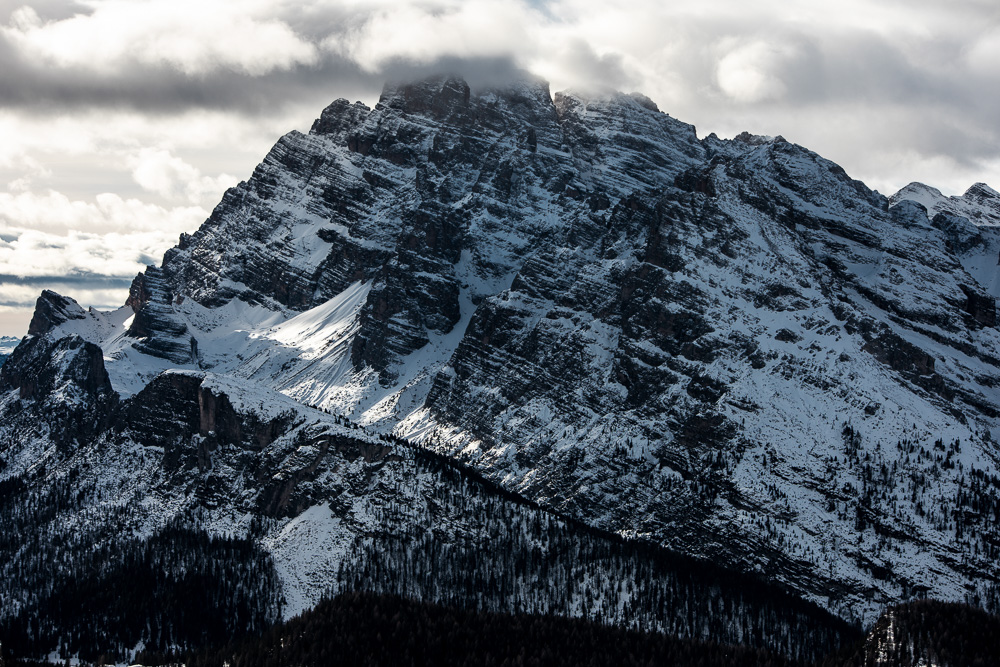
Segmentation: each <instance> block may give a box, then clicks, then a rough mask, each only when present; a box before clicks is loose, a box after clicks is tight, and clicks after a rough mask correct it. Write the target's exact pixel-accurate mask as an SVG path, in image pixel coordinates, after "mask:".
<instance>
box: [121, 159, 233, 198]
mask: <svg viewBox="0 0 1000 667" xmlns="http://www.w3.org/2000/svg"><path fill="white" fill-rule="evenodd" d="M132 164H133V168H132V178H134V179H135V182H136V183H138V184H139V185H140V186H141V187H142V188H143V189H144V190H146V191H148V192H154V193H156V194H158V195H160V196H161V197H163V198H164V199H174V200H176V199H183V200H186V201H188V202H190V203H192V204H197V203H198V202H201V201H203V200H205V199H206V197H211V198H213V199H215V200H218V199H219V198H220V197H221V195H222V193H223V192H224V191H225V189H226V188H227V187H229V186H231V185H233V184H234V183H235V182H236V179H235V178H234V177H232V176H229V175H227V174H220V175H219V176H215V177H211V176H204V175H202V173H201V171H200V170H199V169H197V168H196V167H194V166H192V165H191V164H189V163H187V162H185V161H184V160H182V159H181V158H179V157H176V156H174V155H172V154H171V153H170V152H169V151H167V150H165V149H162V148H143V149H141V150H140V151H139V152H138V154H136V155H134V156H133V158H132Z"/></svg>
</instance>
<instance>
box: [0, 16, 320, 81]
mask: <svg viewBox="0 0 1000 667" xmlns="http://www.w3.org/2000/svg"><path fill="white" fill-rule="evenodd" d="M88 5H89V6H90V8H91V10H92V11H91V12H89V13H86V14H74V15H72V16H70V17H66V18H62V19H61V20H51V21H43V20H42V18H41V17H40V16H39V15H38V13H37V12H36V11H35V10H34V9H32V8H31V7H30V6H23V7H20V8H18V9H16V10H14V11H13V12H12V13H11V15H10V20H9V23H8V25H7V27H5V28H0V34H2V35H3V37H4V39H6V40H7V42H8V43H9V44H11V45H12V46H13V47H14V48H15V49H16V50H17V51H18V52H19V53H21V54H22V55H23V56H24V57H25V58H27V59H29V60H31V61H33V62H40V63H42V64H44V65H46V66H55V67H63V68H80V69H89V70H94V71H99V72H100V71H104V72H109V71H115V70H118V69H121V68H123V67H127V66H129V65H130V64H131V63H139V64H141V65H148V66H161V65H167V66H170V67H173V68H176V69H177V70H179V71H181V72H182V73H184V74H188V75H201V74H204V73H206V72H208V71H210V70H214V69H217V68H220V67H222V68H228V69H233V70H236V71H238V72H242V73H245V74H248V75H251V76H259V75H262V74H267V73H269V72H271V71H274V70H288V69H290V68H292V67H294V66H297V65H309V64H313V63H315V62H316V60H317V57H318V54H317V50H316V47H315V46H314V45H313V44H311V43H309V42H308V41H306V40H303V39H302V38H300V37H299V36H298V35H297V34H296V33H295V32H294V31H293V30H292V29H291V28H290V27H289V26H288V25H287V24H286V23H284V22H283V21H282V20H280V18H277V17H274V16H271V15H269V14H270V10H269V5H268V4H266V3H262V2H259V1H253V0H249V1H245V2H241V3H240V5H239V7H238V10H237V7H235V6H233V5H232V4H231V3H224V2H222V3H220V2H203V1H197V0H173V1H172V2H169V3H167V2H142V3H137V2H132V1H130V0H103V1H101V2H92V3H88ZM264 45H266V48H263V46H264Z"/></svg>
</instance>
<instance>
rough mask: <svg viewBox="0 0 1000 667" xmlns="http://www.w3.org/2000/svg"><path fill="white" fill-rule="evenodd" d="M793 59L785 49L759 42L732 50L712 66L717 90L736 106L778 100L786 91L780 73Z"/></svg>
mask: <svg viewBox="0 0 1000 667" xmlns="http://www.w3.org/2000/svg"><path fill="white" fill-rule="evenodd" d="M795 56H796V53H795V51H794V50H793V49H792V48H790V47H789V46H787V45H782V44H773V43H770V42H766V41H761V40H757V41H753V42H750V43H749V44H740V45H738V46H735V47H734V48H732V49H731V50H727V53H726V54H725V55H724V56H722V58H720V59H719V62H718V64H717V65H716V72H715V73H716V78H717V80H718V83H719V87H720V88H721V89H722V92H724V93H725V94H726V95H728V96H729V97H730V98H732V99H733V100H735V101H737V102H745V103H754V102H767V101H772V100H779V99H781V98H782V97H783V96H784V95H785V93H786V92H787V90H788V88H787V86H786V85H785V82H784V81H783V80H782V78H781V72H780V70H781V68H782V67H783V66H784V65H785V63H787V62H788V61H790V60H792V59H793V58H795Z"/></svg>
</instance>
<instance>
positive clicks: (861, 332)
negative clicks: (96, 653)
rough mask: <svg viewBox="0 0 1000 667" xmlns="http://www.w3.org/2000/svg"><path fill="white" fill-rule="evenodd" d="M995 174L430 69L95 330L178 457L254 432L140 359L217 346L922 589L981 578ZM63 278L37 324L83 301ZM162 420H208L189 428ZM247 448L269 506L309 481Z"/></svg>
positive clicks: (760, 562) (244, 372)
mask: <svg viewBox="0 0 1000 667" xmlns="http://www.w3.org/2000/svg"><path fill="white" fill-rule="evenodd" d="M996 202H997V199H996V193H995V192H993V191H992V190H990V189H989V188H988V187H986V186H983V185H977V186H974V187H973V188H972V189H970V191H969V192H967V193H966V194H965V195H964V196H963V197H961V198H948V197H944V196H943V195H941V193H940V192H938V191H936V190H933V189H932V188H929V187H927V186H922V185H919V184H915V185H911V186H908V187H907V188H904V190H902V191H901V192H900V193H898V194H897V195H895V196H894V197H892V198H890V199H887V198H885V197H883V196H882V195H880V194H878V193H876V192H873V191H871V190H870V189H868V188H867V187H866V186H865V185H864V184H863V183H860V182H859V181H855V180H853V179H851V178H850V177H849V176H848V175H847V174H846V173H845V172H844V170H843V169H841V168H840V167H838V166H837V165H835V164H833V163H831V162H829V161H827V160H825V159H823V158H822V157H820V156H818V155H816V154H815V153H813V152H811V151H809V150H807V149H805V148H803V147H801V146H798V145H795V144H793V143H790V142H788V141H785V140H784V139H782V138H781V137H777V138H774V139H771V138H765V137H756V136H753V135H750V134H746V133H744V134H742V135H740V136H738V137H736V138H734V139H732V140H721V139H719V138H717V137H715V135H710V136H709V137H707V138H705V139H702V140H699V139H698V137H697V135H696V133H695V130H694V128H693V127H691V126H690V125H686V124H684V123H681V122H679V121H677V120H675V119H673V118H671V117H670V116H668V115H667V114H665V113H662V112H660V111H659V110H658V109H657V108H656V106H655V105H654V104H652V103H651V102H650V101H649V100H648V99H647V98H644V97H642V96H639V95H613V96H608V97H603V98H595V99H589V98H585V97H581V96H578V95H572V94H556V95H555V96H554V98H553V97H552V96H550V94H549V90H548V87H547V85H545V84H544V83H542V82H538V81H533V80H528V81H523V82H518V83H515V84H511V85H510V86H507V87H504V88H502V89H495V90H485V91H473V90H471V89H470V87H469V86H468V85H467V84H466V83H465V82H463V81H461V80H458V79H455V78H449V77H438V78H433V79H430V80H427V81H423V82H419V83H415V84H409V85H394V86H387V87H386V89H385V90H384V92H383V94H382V97H381V99H380V101H379V103H378V104H377V105H376V106H375V108H373V109H369V108H367V107H365V106H364V105H362V104H360V103H356V104H350V103H349V102H347V101H345V100H339V101H337V102H334V103H333V104H331V105H330V106H329V107H328V108H327V109H325V110H324V111H323V113H322V115H321V117H320V118H319V119H318V120H317V121H316V122H315V123H314V124H313V127H312V129H311V131H310V132H309V133H308V134H301V133H298V132H292V133H290V134H288V135H286V136H285V137H283V138H282V139H281V140H280V141H279V142H278V143H277V144H276V145H275V147H274V148H273V149H272V150H271V152H270V153H269V154H268V155H267V157H266V158H265V159H264V161H263V162H262V163H261V164H260V165H259V166H258V167H257V169H256V170H255V171H254V173H253V175H252V177H251V178H250V179H249V180H247V181H246V182H244V183H241V184H240V185H238V186H237V187H235V188H232V189H230V190H229V191H228V192H227V193H226V195H225V196H224V198H223V200H222V202H221V203H220V204H219V206H218V207H217V208H216V209H215V211H213V213H212V215H211V217H210V218H209V219H208V220H207V221H206V222H205V224H204V225H203V226H202V227H201V228H200V229H199V230H198V231H197V232H195V233H194V234H191V235H183V236H182V237H181V239H180V243H179V244H178V245H177V246H176V247H175V248H173V249H171V250H170V251H168V252H167V253H166V255H165V257H164V260H163V263H162V266H161V267H160V268H156V267H152V268H150V269H148V270H147V271H146V272H144V274H142V275H141V276H140V277H139V278H137V279H136V282H135V283H134V285H133V290H132V294H131V296H130V299H129V304H128V305H129V306H130V307H131V309H132V310H133V311H134V312H135V316H134V318H133V319H132V321H131V323H129V324H128V326H127V327H126V323H125V322H124V321H122V322H119V323H118V324H116V322H117V320H115V321H112V320H113V318H111V316H110V315H109V316H108V317H107V318H106V322H104V323H103V324H101V326H97V325H94V326H92V327H91V328H89V329H87V331H89V332H90V333H88V334H87V336H88V340H90V341H91V342H92V343H94V344H95V345H99V346H101V348H102V349H103V352H104V356H105V358H106V365H107V372H108V374H109V377H110V383H111V386H112V387H114V389H115V391H117V392H118V393H120V394H121V395H122V397H123V398H128V397H129V396H133V397H135V398H136V399H138V397H145V396H148V395H149V391H150V388H153V389H156V391H157V392H158V393H157V395H159V396H163V397H164V398H163V399H162V400H157V401H156V402H155V403H150V404H149V408H148V410H149V412H150V414H151V415H154V416H155V415H159V416H158V417H157V420H159V421H155V422H150V425H149V426H148V430H149V432H148V433H138V432H137V433H136V435H135V439H136V440H135V441H136V442H144V443H146V444H145V445H144V446H147V447H150V448H154V449H157V451H159V450H160V449H162V451H163V452H165V453H168V454H169V455H167V454H165V456H166V459H165V460H166V461H168V464H167V467H168V468H169V469H171V470H173V469H176V470H188V471H193V470H198V471H202V472H204V473H205V474H208V471H209V470H210V469H212V468H211V466H210V464H209V461H210V459H212V456H211V452H213V451H222V450H226V448H229V447H237V446H238V447H241V448H244V449H245V450H246V451H254V452H256V451H258V450H259V451H261V452H267V451H269V450H270V448H272V447H273V446H274V442H276V440H275V438H276V437H277V435H276V433H277V431H273V432H272V431H271V430H269V429H271V428H272V427H270V426H267V424H268V423H270V422H266V423H265V422H261V423H257V424H251V425H247V424H244V425H242V426H236V425H234V423H233V422H232V420H231V419H230V418H229V417H227V415H230V414H231V413H230V408H229V407H228V406H227V404H226V403H225V401H222V400H221V399H218V398H217V394H215V393H209V394H205V393H204V391H202V390H198V389H196V388H194V386H193V385H192V382H193V381H192V380H190V379H184V378H186V377H188V376H185V375H173V376H168V378H167V379H164V378H163V377H162V376H160V373H161V372H162V371H163V370H165V369H166V368H168V367H170V366H173V365H177V366H181V367H183V368H185V369H187V371H189V372H190V371H195V370H198V369H205V370H211V372H212V373H213V374H214V375H213V377H216V378H226V379H225V381H226V382H229V383H232V385H233V386H234V387H243V388H244V390H245V389H246V388H247V387H250V388H263V389H265V390H267V391H273V390H276V391H279V392H281V393H283V394H284V395H286V396H287V397H290V398H291V399H295V400H296V401H299V402H300V403H302V404H306V405H313V406H318V407H320V408H323V409H326V410H330V411H332V412H334V413H336V414H338V415H342V416H344V417H349V418H350V419H351V420H353V421H354V422H355V423H358V424H361V425H364V426H366V427H368V428H371V429H373V430H375V431H376V432H381V433H384V434H390V433H391V434H394V435H396V436H402V437H406V438H409V439H412V440H415V441H417V442H419V443H421V444H423V445H424V446H425V447H427V448H429V449H431V450H433V451H435V452H437V453H438V454H440V455H443V456H446V457H448V458H449V459H453V460H458V461H460V462H462V463H464V464H465V465H468V466H471V467H474V468H475V469H477V470H478V471H479V472H481V473H482V474H483V475H485V476H486V477H487V478H489V479H490V480H493V481H494V482H495V483H497V484H500V485H502V486H503V487H504V488H505V489H506V490H507V491H508V492H512V493H516V494H519V495H521V496H523V497H525V498H528V499H530V500H531V501H534V502H537V503H539V504H540V505H541V506H542V507H545V508H548V509H551V510H557V511H558V512H560V513H562V514H564V515H568V516H571V517H574V518H575V519H578V520H581V521H583V522H585V523H588V524H590V525H593V526H597V527H599V528H602V529H605V530H609V531H613V532H617V533H621V534H624V535H629V536H641V537H643V538H645V539H649V540H652V541H654V542H656V543H657V544H660V545H662V546H666V547H670V548H672V549H675V550H678V551H681V552H683V553H686V554H689V555H693V556H696V557H698V558H702V559H707V560H712V561H714V562H717V563H720V564H724V565H726V566H728V567H731V568H733V569H735V570H737V571H741V572H758V573H761V574H763V575H764V576H766V577H769V578H771V579H772V580H774V581H778V582H781V583H782V584H783V585H785V586H787V587H789V588H790V589H791V590H794V591H796V592H797V593H798V594H800V595H802V596H804V597H806V598H807V599H809V600H812V601H815V602H817V603H820V604H822V605H824V606H826V607H827V608H828V609H831V610H834V611H836V612H837V613H839V614H842V615H843V616H844V617H847V618H862V619H868V620H874V618H875V615H876V614H877V613H878V611H879V609H880V608H881V606H882V605H883V604H885V603H887V602H894V601H900V600H905V599H909V598H910V597H913V596H915V595H922V594H924V593H930V594H932V595H934V596H938V597H943V598H947V599H965V598H968V599H970V600H972V601H975V602H976V603H977V604H980V605H983V606H987V607H991V608H997V605H998V589H997V585H996V582H997V581H998V580H1000V566H998V562H1000V559H998V557H1000V552H998V550H997V546H996V545H997V544H1000V526H998V521H997V516H998V514H997V512H998V508H1000V505H998V501H997V489H998V488H1000V482H998V481H997V480H998V479H1000V445H998V444H997V442H996V436H995V434H996V433H1000V430H998V429H1000V395H998V393H997V387H1000V333H998V331H997V329H996V324H997V317H996V298H997V297H998V296H1000V273H998V271H997V257H998V256H1000V233H998V228H996V227H993V226H991V225H992V224H993V223H994V222H996V221H1000V218H997V217H996V216H997V215H998V209H997V208H996ZM57 298H58V297H52V296H50V297H45V300H44V303H43V301H42V300H40V304H41V305H40V306H39V309H40V313H41V314H39V315H38V319H39V322H40V324H39V325H38V332H39V334H38V335H39V336H42V335H44V337H45V339H46V340H50V341H56V340H58V339H60V337H61V336H63V335H65V334H67V333H69V332H70V331H71V330H72V328H73V327H74V326H77V325H76V324H74V323H73V322H71V321H69V320H67V319H66V317H69V316H68V315H67V316H65V317H64V316H63V315H58V314H55V315H53V314H50V313H55V312H56V311H58V308H55V307H54V306H52V305H51V304H55V303H56V301H55V299H57ZM60 312H61V311H60ZM67 312H68V311H67ZM88 317H96V315H92V314H91V315H88ZM61 318H62V319H61ZM87 321H88V322H89V320H87ZM60 322H61V323H60ZM33 326H34V325H33ZM78 328H79V326H78ZM126 333H127V335H123V334H126ZM52 344H54V343H51V342H50V343H46V345H52ZM8 363H10V362H8ZM4 372H5V373H6V367H5V370H4ZM3 377H8V376H7V375H5V376H3ZM9 377H11V378H12V379H11V380H10V382H9V384H6V385H5V386H6V387H8V388H9V391H11V392H13V391H14V389H15V388H17V391H21V389H20V387H21V384H20V383H19V382H20V381H17V382H15V380H14V379H13V378H14V375H10V376H9ZM219 381H220V382H221V381H222V380H219ZM5 382H6V381H5ZM164 383H166V384H164ZM171 383H173V384H171ZM174 385H176V386H174ZM168 387H173V388H172V389H170V391H166V388H168ZM171 392H172V393H171ZM199 392H200V393H199ZM174 394H176V395H177V396H181V397H185V398H184V400H183V401H182V404H175V403H173V402H172V399H170V398H169V396H170V395H174ZM195 397H198V401H199V403H198V406H199V407H198V410H197V411H196V410H195V409H194V407H193V406H194V399H195ZM5 400H8V401H12V400H13V399H10V398H8V399H5ZM53 400H55V399H53ZM129 400H132V399H129ZM227 400H228V399H227ZM142 404H143V405H146V403H142ZM5 405H13V403H8V404H5ZM130 405H132V406H133V407H132V408H130V409H132V410H136V409H140V408H136V407H135V406H136V405H138V403H131V404H130ZM185 406H186V407H185ZM5 409H12V408H5ZM143 409H145V408H143ZM175 421H177V422H178V423H183V424H184V425H185V426H184V428H185V429H186V430H185V432H186V433H187V432H190V433H193V432H194V431H195V429H197V433H198V438H199V440H198V441H197V442H195V440H193V439H191V440H189V441H187V444H186V445H185V446H184V448H181V449H177V447H175V445H174V444H172V443H173V442H174V441H173V440H171V438H173V437H174V436H173V435H172V434H173V431H172V430H171V429H172V428H173V427H172V426H170V424H172V423H174V422H175ZM156 424H163V425H165V426H157V425H156ZM287 427H288V425H287V424H284V423H283V424H282V425H281V429H285V428H287ZM275 428H277V427H275ZM281 429H279V430H281ZM18 437H20V436H18ZM39 437H41V436H39ZM191 437H192V438H193V436H191ZM146 439H150V440H149V442H146ZM317 442H318V441H317ZM323 443H325V444H321V445H317V444H316V443H313V444H312V445H310V446H311V447H314V448H315V447H320V449H322V447H330V448H335V445H334V444H330V443H328V442H327V441H323ZM39 446H40V445H39ZM213 448H214V449H213ZM309 451H313V450H309ZM317 451H318V450H317ZM303 456H305V455H303ZM358 456H360V457H361V458H362V459H365V458H366V457H370V456H375V457H376V459H377V456H378V455H373V454H370V453H359V454H358ZM306 458H308V457H306ZM309 465H311V464H306V463H303V466H302V467H300V468H299V470H302V469H308V467H309ZM264 469H266V467H262V468H260V470H264ZM254 470H257V469H256V468H255V469H254ZM234 474H235V473H234ZM256 474H257V473H256V472H254V473H253V474H252V475H251V477H250V478H253V479H255V480H256V481H255V482H254V484H256V483H260V484H264V485H265V486H266V492H260V493H262V494H263V495H260V496H259V498H260V500H259V501H255V502H258V503H259V504H258V505H257V507H258V509H260V510H261V511H262V512H265V513H266V514H267V515H268V516H282V517H286V518H287V516H291V515H295V514H296V513H298V512H300V511H305V512H309V511H312V509H314V508H315V507H316V506H317V503H319V504H321V503H322V501H323V498H324V497H325V496H323V493H325V492H326V491H323V492H319V491H317V492H315V493H303V494H302V495H296V494H297V493H298V491H296V489H301V488H304V487H308V485H309V484H310V481H309V479H310V478H309V476H308V475H306V476H303V477H299V476H296V475H292V476H290V477H286V478H284V480H285V481H284V482H282V483H277V482H275V483H273V484H272V482H271V481H268V480H266V479H264V478H263V477H261V478H259V479H257V478H256V477H253V475H256ZM310 474H312V473H310ZM248 479H249V478H248ZM220 484H221V482H220ZM254 493H255V494H256V493H257V492H256V491H255V492H254ZM255 497H256V496H255ZM213 502H218V503H219V505H218V506H219V507H223V506H227V503H230V502H231V499H228V500H227V499H226V498H224V497H221V498H220V499H217V500H215V501H213ZM310 508H312V509H310ZM274 539H278V538H277V537H274Z"/></svg>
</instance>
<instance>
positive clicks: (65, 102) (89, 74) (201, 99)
mask: <svg viewBox="0 0 1000 667" xmlns="http://www.w3.org/2000/svg"><path fill="white" fill-rule="evenodd" d="M0 62H4V63H5V65H6V66H5V67H3V68H0V106H2V107H5V108H8V109H24V110H32V111H39V112H43V113H62V112H66V111H70V110H72V109H73V108H80V107H86V108H94V107H99V108H126V109H135V110H137V111H143V112H148V113H154V114H165V113H176V112H182V111H186V110H189V109H211V110H233V111H237V112H239V113H244V114H259V113H268V112H272V111H274V110H277V109H280V108H283V107H285V106H287V105H290V104H295V103H299V102H302V101H307V100H309V101H311V100H313V99H315V98H316V97H317V95H318V94H320V91H330V90H334V89H336V90H343V91H345V92H346V93H353V94H354V95H361V94H364V93H370V91H371V90H378V87H379V86H380V85H381V76H375V75H372V74H368V73H365V72H363V71H362V70H361V68H359V67H358V66H357V64H355V63H353V62H349V61H346V60H344V59H341V58H336V57H333V56H329V57H326V58H324V59H323V61H322V62H320V63H319V64H317V65H311V66H297V67H295V68H292V69H291V70H287V71H274V72H270V73H268V74H264V75H260V76H250V75H247V74H244V73H240V72H237V71H233V70H228V69H217V70H213V71H211V72H208V73H206V74H203V75H197V76H194V75H190V74H185V73H183V72H181V71H179V70H177V69H176V68H173V67H170V66H167V65H159V66H141V65H131V66H124V67H122V68H120V69H118V70H116V71H114V72H112V73H103V72H98V71H94V70H92V69H89V68H84V67H48V66H41V65H38V64H36V63H32V62H28V61H27V60H26V59H25V58H24V57H23V56H22V54H20V53H18V52H17V51H15V50H14V49H13V48H12V47H11V45H10V44H9V43H8V42H6V41H4V40H2V39H0Z"/></svg>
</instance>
